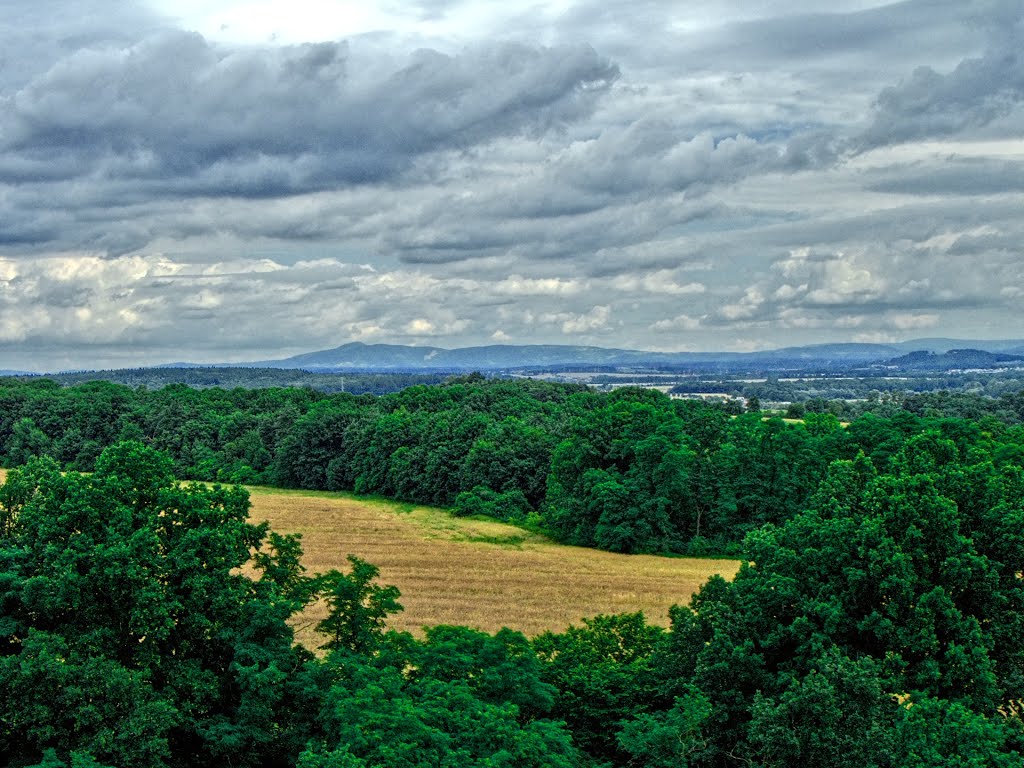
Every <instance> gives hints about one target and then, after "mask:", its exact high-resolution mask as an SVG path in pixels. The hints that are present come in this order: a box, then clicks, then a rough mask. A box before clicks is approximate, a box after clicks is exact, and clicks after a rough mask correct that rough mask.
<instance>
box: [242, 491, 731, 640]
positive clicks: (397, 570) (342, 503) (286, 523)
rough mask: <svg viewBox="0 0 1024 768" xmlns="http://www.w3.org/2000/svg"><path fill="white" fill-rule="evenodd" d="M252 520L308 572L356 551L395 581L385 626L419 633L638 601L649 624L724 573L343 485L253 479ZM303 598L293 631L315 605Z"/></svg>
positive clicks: (727, 568)
mask: <svg viewBox="0 0 1024 768" xmlns="http://www.w3.org/2000/svg"><path fill="white" fill-rule="evenodd" d="M250 493H251V494H252V502H253V509H252V519H253V520H254V521H263V520H267V521H269V522H270V525H271V527H272V528H273V529H274V530H276V531H278V532H280V533H301V534H302V547H303V550H304V552H305V556H304V558H303V562H304V564H305V566H306V568H307V569H308V570H309V571H310V572H322V571H325V570H328V569H330V568H338V569H343V570H344V569H347V567H348V562H347V560H346V556H347V555H349V554H353V555H356V556H357V557H360V558H362V559H364V560H366V561H368V562H370V563H373V564H374V565H376V566H377V567H378V568H379V569H380V581H381V582H382V583H385V584H394V585H395V586H397V587H398V588H399V589H400V590H401V592H402V596H401V598H400V602H401V603H402V605H403V606H404V607H405V610H404V611H403V612H401V613H399V614H397V615H395V616H394V617H392V620H391V622H390V625H391V626H392V627H393V628H395V629H403V630H408V631H412V632H414V633H417V634H418V633H419V632H420V631H421V629H422V628H423V627H424V626H433V625H436V624H460V625H465V626H470V627H475V628H477V629H482V630H485V631H487V632H494V631H497V630H498V629H500V628H502V627H509V628H511V629H516V630H519V631H521V632H524V633H525V634H527V635H531V636H532V635H536V634H538V633H540V632H543V631H545V630H553V631H561V630H564V629H565V628H566V627H568V626H569V625H570V624H579V623H580V622H581V620H582V619H583V618H585V617H590V616H596V615H598V614H602V613H624V612H633V611H643V612H644V614H645V615H646V616H647V618H648V619H649V620H650V621H651V622H652V623H656V624H660V625H663V626H665V625H667V624H668V609H669V608H670V607H671V606H672V605H673V604H677V603H678V604H685V603H687V602H689V599H690V596H691V595H692V594H693V593H694V592H695V591H696V590H697V589H698V588H699V587H700V586H701V585H702V584H703V583H704V582H705V581H707V579H708V578H709V577H710V576H712V575H713V574H716V573H718V574H721V575H722V576H724V577H726V578H732V577H733V576H734V575H735V573H736V570H737V569H738V567H739V563H738V562H736V561H732V560H711V559H697V558H667V557H657V556H653V555H620V554H614V553H611V552H601V551H598V550H594V549H588V548H585V547H569V546H564V545H560V544H556V543H554V542H552V541H551V540H550V539H548V538H546V537H544V536H541V535H538V534H534V533H529V532H527V531H523V530H522V529H519V528H516V527H514V526H510V525H505V524H503V523H499V522H494V521H485V520H467V519H464V518H456V517H453V516H451V515H450V514H449V513H447V512H445V511H443V510H438V509H432V508H428V507H415V506H411V505H401V504H394V503H390V502H385V501H379V500H367V499H362V498H356V497H352V496H349V495H345V494H327V493H315V494H313V493H303V492H296V491H281V490H278V489H272V488H252V489H250ZM324 610H325V609H324V607H323V606H322V605H321V606H313V607H311V608H310V609H308V610H307V611H306V613H305V614H304V616H303V617H302V619H301V621H300V622H299V626H300V639H303V640H307V641H310V642H312V641H313V639H314V638H313V637H312V636H311V635H310V634H308V632H309V629H308V628H309V627H311V626H312V625H313V624H315V622H316V621H319V620H320V619H321V618H323V616H324V615H325V613H324Z"/></svg>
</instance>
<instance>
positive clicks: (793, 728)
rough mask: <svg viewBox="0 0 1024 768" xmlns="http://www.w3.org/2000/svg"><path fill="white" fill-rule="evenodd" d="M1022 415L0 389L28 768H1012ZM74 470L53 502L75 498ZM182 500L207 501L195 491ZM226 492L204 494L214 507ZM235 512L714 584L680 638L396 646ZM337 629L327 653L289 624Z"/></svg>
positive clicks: (970, 403) (473, 380)
mask: <svg viewBox="0 0 1024 768" xmlns="http://www.w3.org/2000/svg"><path fill="white" fill-rule="evenodd" d="M1022 422H1024V393H1014V394H1007V395H1004V396H1002V397H1001V398H999V399H988V398H982V397H976V396H967V395H955V396H946V395H942V394H931V395H922V396H910V397H907V398H905V399H904V400H903V402H901V403H899V404H898V407H897V404H896V403H894V402H892V401H891V400H890V401H887V402H884V403H879V412H878V413H874V412H871V411H870V410H867V411H865V412H864V413H862V414H861V415H858V416H857V417H855V418H853V419H852V420H850V421H848V422H846V421H844V422H840V421H839V419H838V418H837V417H836V415H835V414H834V413H832V412H829V411H828V410H827V409H823V410H821V411H807V412H806V413H805V414H804V416H803V418H802V419H801V420H799V421H793V420H783V419H781V418H778V417H777V416H772V415H768V414H764V413H762V412H760V411H758V410H756V409H751V410H749V411H748V410H747V409H744V408H739V407H737V405H736V404H735V403H732V404H725V405H715V404H705V403H701V402H698V401H688V400H671V399H669V398H668V397H666V396H664V395H661V394H660V393H658V392H654V391H651V390H640V389H622V390H616V391H614V392H611V393H598V392H594V391H591V390H588V389H586V388H583V387H580V386H567V385H557V384H549V383H541V382H535V381H489V380H484V379H483V378H482V377H479V376H468V377H462V378H458V379H452V380H449V381H448V382H446V383H445V384H443V385H440V386H414V387H410V388H408V389H405V390H403V391H401V392H398V393H394V394H389V395H384V396H380V397H373V396H369V395H362V396H357V395H352V394H344V393H335V394H327V393H320V392H315V391H313V390H310V389H263V390H241V389H235V390H222V389H216V388H215V389H204V390H194V389H190V388H188V387H185V386H181V385H175V386H169V387H165V388H163V389H159V390H154V391H150V390H145V389H141V388H139V389H130V388H127V387H124V386H120V385H115V384H109V383H105V382H91V383H86V384H81V385H77V386H73V387H61V386H59V385H58V384H56V383H54V382H50V381H47V380H32V381H29V382H22V381H16V380H4V381H2V382H0V447H2V449H3V454H2V463H3V464H4V465H5V466H8V467H18V469H16V470H14V471H12V472H11V473H10V476H9V478H8V481H7V483H6V484H5V485H4V486H2V488H0V686H2V689H3V690H4V691H6V692H8V695H7V696H5V697H4V700H3V701H2V702H0V754H2V755H4V756H5V757H6V763H7V764H10V765H17V766H29V765H32V766H35V765H39V766H52V767H53V768H56V767H57V766H62V765H65V766H80V767H81V768H85V767H86V766H127V765H133V766H134V765H141V766H205V765H211V766H212V765H224V764H231V765H236V766H304V767H305V768H311V767H313V766H316V767H320V766H323V767H325V768H326V767H327V766H331V767H336V766H346V767H354V766H452V767H454V766H532V765H537V766H562V765H564V766H584V767H596V766H687V765H691V766H708V767H709V768H710V767H711V766H715V767H718V766H721V767H722V768H725V766H754V765H757V766H789V765H816V766H840V765H858V766H920V767H922V768H923V767H924V766H951V767H952V766H1022V765H1024V758H1022V757H1021V754H1022V753H1024V729H1022V721H1021V712H1022V708H1024V626H1022V624H1024V575H1022V574H1024V426H1022ZM65 469H67V470H79V471H81V472H84V473H87V474H80V473H79V472H68V473H64V472H62V470H65ZM189 480H205V481H218V482H216V483H215V484H213V485H208V484H198V483H190V482H187V481H189ZM221 483H223V484H221ZM235 483H262V484H276V485H283V486H291V487H300V488H311V489H336V490H352V491H355V492H357V493H361V494H379V495H384V496H390V497H393V498H398V499H404V500H409V501H416V502H419V503H427V504H436V505H441V506H446V507H451V508H452V510H453V511H454V512H455V514H463V515H487V516H492V517H497V518H501V519H504V520H508V521H512V522H516V523H519V524H521V525H524V526H529V527H536V528H538V529H541V530H544V531H547V532H549V533H550V534H551V535H552V536H554V537H555V538H557V539H559V540H561V541H564V542H567V543H573V544H580V545H584V546H593V547H599V548H603V549H609V550H614V551H620V552H659V553H675V554H686V553H714V554H722V553H731V554H734V555H738V556H741V557H742V559H743V560H744V561H745V565H743V566H742V567H741V569H740V572H739V574H738V575H737V576H736V578H735V579H734V580H732V581H725V580H723V579H720V578H714V579H712V580H710V581H709V582H708V583H707V584H706V585H705V586H704V587H703V588H702V589H701V590H700V592H699V593H698V594H697V595H695V596H694V598H693V599H692V601H691V602H690V604H689V605H687V606H678V607H676V608H675V609H673V611H672V616H671V618H672V623H671V626H670V627H669V628H668V629H662V628H660V627H654V626H651V625H649V624H647V623H646V621H645V620H644V617H643V616H642V615H638V614H634V615H629V614H627V615H619V616H597V617H593V618H591V619H589V620H587V621H585V622H584V623H583V624H582V625H581V626H578V627H572V628H570V629H568V630H566V631H564V632H561V633H545V634H542V635H539V636H536V637H532V638H527V637H524V636H523V635H521V634H518V633H515V632H512V631H509V630H503V631H502V632H499V633H497V634H494V635H488V634H485V633H481V632H478V631H475V630H472V629H468V628H465V627H448V626H439V627H431V628H428V629H427V630H426V631H425V633H424V636H423V637H422V638H414V637H412V636H410V635H407V634H403V633H398V632H393V631H389V630H388V629H387V628H386V618H387V616H388V615H389V614H392V613H394V612H395V611H398V610H400V604H401V595H400V594H398V593H397V590H395V589H394V588H393V587H389V586H388V585H384V584H380V583H379V582H378V581H377V578H376V576H377V572H376V569H375V568H374V566H373V565H372V564H370V563H365V562H363V561H360V560H358V559H356V558H351V559H350V563H349V566H350V567H349V568H348V569H347V571H345V572H339V571H331V572H328V573H325V574H307V573H305V572H304V570H303V569H302V566H301V560H300V558H301V541H300V540H299V539H298V538H295V537H287V536H280V535H278V534H275V533H274V532H273V531H270V530H268V529H267V528H266V526H261V525H254V524H252V523H251V522H249V521H248V520H247V511H248V498H247V495H246V491H245V490H244V489H242V488H240V487H238V486H236V485H234V484H235ZM313 600H324V601H326V602H327V605H328V606H329V607H330V611H329V614H328V618H327V619H326V620H324V621H323V622H322V623H321V625H320V626H319V627H318V630H319V632H320V635H321V637H322V639H323V642H322V644H321V646H320V647H319V648H309V649H307V648H305V647H303V646H301V645H297V644H296V643H295V642H294V637H293V635H292V630H291V628H290V625H289V624H288V623H287V620H288V618H289V617H290V616H293V615H294V614H295V613H296V612H297V611H299V610H301V608H302V607H303V606H305V605H306V604H308V603H309V602H310V601H313Z"/></svg>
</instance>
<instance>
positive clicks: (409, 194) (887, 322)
mask: <svg viewBox="0 0 1024 768" xmlns="http://www.w3.org/2000/svg"><path fill="white" fill-rule="evenodd" d="M96 8H97V6H96V5H95V3H93V2H91V0H90V2H83V3H72V2H66V1H65V0H61V5H60V6H59V7H58V8H57V12H56V13H50V12H49V11H45V12H44V10H43V9H41V8H40V7H38V6H37V5H29V4H28V3H23V2H16V1H15V0H0V11H2V13H0V33H2V34H3V35H4V39H5V42H6V45H5V46H4V47H3V48H2V50H0V61H2V63H3V66H0V287H2V288H3V290H2V291H0V356H2V357H3V359H4V367H7V366H15V365H19V364H20V365H22V366H24V367H40V366H42V367H60V366H64V365H77V366H80V365H86V364H90V362H91V361H115V360H130V361H132V362H134V363H138V362H159V361H164V360H169V359H182V358H192V359H200V360H219V359H221V360H222V359H236V360H237V359H257V358H266V357H271V356H275V355H277V354H288V353H291V352H298V351H303V350H307V349H310V348H315V347H319V346H335V345H337V344H339V343H342V342H344V341H348V340H353V339H359V340H366V341H386V342H398V343H426V342H429V343H432V344H440V345H442V346H458V345H462V344H470V343H491V342H519V343H532V342H552V343H556V342H566V343H577V342H583V343H600V344H607V345H614V346H639V347H655V348H660V349H707V348H716V347H717V348H721V347H729V348H735V349H740V348H753V347H763V346H781V345H784V344H790V343H804V342H815V341H826V340H849V339H851V338H859V339H865V340H882V339H894V338H906V337H908V336H913V335H920V334H922V333H926V334H927V335H941V334H946V335H963V334H965V333H968V332H976V333H978V334H981V335H989V336H998V335H1007V334H1009V335H1024V333H1015V332H1013V331H1012V329H1014V328H1020V329H1021V331H1024V311H1022V310H1021V309H1020V308H1018V305H1020V304H1022V302H1021V301H1020V298H1021V297H1022V296H1024V271H1022V269H1021V268H1020V266H1019V261H1020V259H1019V243H1020V242H1021V238H1022V237H1024V218H1022V217H1021V213H1020V212H1021V210H1024V190H1022V189H1021V183H1020V178H1021V177H1022V175H1024V174H1022V173H1021V171H1022V170H1024V149H1022V146H1021V139H1022V137H1024V127H1022V123H1021V114H1022V112H1021V96H1022V91H1024V84H1022V81H1021V72H1022V71H1024V67H1022V66H1021V64H1022V62H1021V61H1020V55H1019V53H1017V51H1019V50H1020V49H1021V42H1022V40H1021V38H1022V34H1021V22H1020V18H1021V9H1020V6H1019V2H1018V0H1012V1H1011V0H1006V1H1004V0H992V1H991V2H967V3H962V4H957V5H955V6H951V5H950V4H948V3H945V2H939V0H909V1H908V2H902V3H892V4H887V5H876V6H872V7H865V4H863V3H860V2H857V1H856V0H837V2H835V3H832V4H830V6H829V9H828V12H822V11H821V7H820V4H816V3H812V2H810V0H794V1H793V2H785V3H766V2H762V1H761V0H726V2H723V3H720V4H716V5H715V6H714V8H710V7H709V8H699V7H686V6H680V5H679V4H677V3H670V2H667V0H664V1H663V0H645V2H644V3H642V4H641V5H637V4H635V3H632V4H626V3H623V2H619V1H618V0H616V1H614V2H611V3H597V2H595V1H594V0H578V1H577V2H574V3H571V4H569V5H568V6H567V7H566V8H565V9H564V11H562V12H556V11H555V10H554V9H553V8H548V9H533V10H531V12H530V13H520V12H518V11H516V10H515V9H512V10H508V9H505V10H502V11H501V12H500V13H501V14H502V15H500V16H499V15H497V14H498V13H499V12H498V11H497V10H491V11H487V13H484V14H481V13H480V12H479V8H480V6H479V5H474V4H468V3H461V2H448V1H447V0H439V1H438V2H434V1H433V0H427V1H426V2H419V3H417V4H414V5H407V6H402V12H403V14H404V17H405V18H407V19H409V18H411V19H414V20H416V19H418V20H421V21H423V22H424V27H425V28H426V27H431V25H437V29H441V30H442V31H441V32H438V33H437V34H435V35H434V36H433V37H431V38H429V39H428V38H422V39H417V38H416V37H415V34H416V33H414V32H409V31H405V32H401V33H399V32H389V31H387V30H378V31H375V32H374V33H373V34H370V35H362V36H361V35H354V36H352V37H350V38H349V39H348V40H346V41H329V42H315V43H309V44H304V45H292V46H276V45H266V44H256V43H253V44H250V45H245V46H243V45H227V44H224V43H219V42H216V41H214V40H212V39H207V38H204V37H201V36H199V35H198V34H196V33H191V32H187V31H184V30H182V29H176V28H175V26H174V24H172V23H171V22H169V21H168V20H166V19H161V18H160V17H159V16H157V15H155V14H154V13H152V12H148V11H146V10H145V8H144V7H141V6H137V5H134V4H131V3H125V4H124V10H125V13H124V14H122V15H118V16H116V18H115V17H114V16H113V15H111V14H109V13H105V14H97V13H96ZM467 9H473V10H474V14H473V16H472V22H473V23H472V25H471V26H467V27H466V29H467V30H470V31H467V32H465V33H464V34H463V35H462V36H460V35H459V34H458V33H457V30H458V24H459V23H460V20H461V19H464V18H465V17H466V12H467ZM492 13H493V14H495V15H493V16H491V15H490V14H492ZM95 19H112V20H111V21H102V20H99V21H97V20H95ZM925 140H926V141H925ZM253 307H258V308H259V310H258V311H254V309H253ZM993 328H994V329H996V330H995V331H994V332H993V331H991V329H993ZM986 329H989V332H987V333H986ZM8 361H9V362H8ZM18 361H22V362H20V363H19V362H18ZM44 362H45V365H44Z"/></svg>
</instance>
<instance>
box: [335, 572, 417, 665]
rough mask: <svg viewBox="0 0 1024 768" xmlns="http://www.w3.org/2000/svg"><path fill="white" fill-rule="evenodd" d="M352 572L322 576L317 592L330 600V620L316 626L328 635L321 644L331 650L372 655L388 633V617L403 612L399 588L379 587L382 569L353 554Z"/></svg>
mask: <svg viewBox="0 0 1024 768" xmlns="http://www.w3.org/2000/svg"><path fill="white" fill-rule="evenodd" d="M348 561H349V563H350V564H351V566H352V570H351V571H350V572H349V573H347V574H345V573H341V572H340V571H335V570H330V571H328V572H327V573H325V574H323V575H321V576H320V577H318V579H317V581H316V591H317V593H318V594H319V595H321V596H322V597H323V598H324V599H325V600H326V601H327V607H328V615H327V618H326V619H324V620H323V621H321V622H319V623H318V624H317V625H316V629H317V631H318V632H321V633H323V634H325V635H327V638H328V639H327V642H325V643H324V644H323V645H321V646H320V647H321V648H324V649H325V650H328V651H336V650H348V651H352V652H355V653H368V652H369V651H371V650H372V649H373V648H375V647H376V645H377V643H378V641H379V640H380V638H381V636H382V635H383V633H384V625H385V622H386V620H387V617H388V616H389V615H390V614H392V613H395V612H396V611H400V610H402V606H401V604H400V603H399V602H398V598H399V596H400V594H401V593H400V592H399V591H398V588H397V587H393V586H383V585H381V584H375V583H373V582H374V579H376V578H377V576H378V574H379V573H380V571H379V569H378V568H377V567H376V566H374V565H371V564H370V563H367V562H366V561H365V560H361V559H359V558H358V557H356V556H355V555H349V556H348Z"/></svg>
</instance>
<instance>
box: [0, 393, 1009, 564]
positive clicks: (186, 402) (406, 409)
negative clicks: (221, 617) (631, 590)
mask: <svg viewBox="0 0 1024 768" xmlns="http://www.w3.org/2000/svg"><path fill="white" fill-rule="evenodd" d="M828 406H829V403H828V402H827V401H821V402H811V403H808V404H806V405H801V406H800V413H799V414H792V415H800V416H803V419H802V421H800V422H799V423H786V422H784V421H783V420H781V419H779V418H769V417H767V416H765V415H764V414H762V413H760V412H759V411H754V412H748V413H744V412H743V409H742V408H740V407H739V406H738V404H737V403H735V402H733V403H727V404H705V403H702V402H699V401H690V400H671V399H669V398H668V397H666V396H664V395H662V394H660V393H658V392H656V391H652V390H640V389H621V390H616V391H614V392H611V393H599V392H594V391H591V390H588V389H586V388H584V387H581V386H571V385H560V384H550V383H544V382H537V381H529V380H519V381H511V380H485V379H483V378H482V377H480V376H478V375H475V376H468V377H463V378H459V379H452V380H450V381H448V382H447V383H446V384H444V385H442V386H413V387H409V388H406V389H404V390H402V391H400V392H397V393H392V394H389V395H384V396H380V397H373V396H369V395H362V396H357V395H353V394H350V393H334V394H328V393H323V392H318V391H314V390H311V389H295V388H267V389H257V390H252V389H231V390H224V389H220V388H208V389H201V390H200V389H192V388H189V387H186V386H184V385H171V386H167V387H164V388H162V389H158V390H148V389H145V388H142V387H140V388H136V389H130V388H128V387H125V386H120V385H116V384H111V383H107V382H89V383H84V384H79V385H76V386H71V387H61V386H59V385H58V384H56V383H54V382H52V381H50V380H47V379H37V380H30V381H27V382H25V381H18V380H15V379H6V380H3V379H0V461H2V462H3V463H4V464H6V465H7V466H17V465H19V464H21V463H23V462H24V461H25V460H27V459H28V457H30V456H34V455H37V456H50V457H52V458H53V459H54V460H56V461H57V462H58V463H59V464H60V465H61V466H63V467H66V468H70V469H75V470H81V471H92V470H93V469H94V467H95V462H96V459H97V457H98V456H99V454H100V452H101V451H102V450H103V449H104V448H105V447H107V446H109V445H112V444H114V443H116V442H118V441H121V440H139V441H141V442H143V443H144V444H146V445H148V446H150V447H153V448H155V449H158V450H160V451H163V452H165V453H166V454H167V455H168V456H170V457H171V459H172V461H173V467H174V473H175V476H176V477H178V478H181V479H195V480H208V481H222V482H230V483H250V484H268V485H280V486H289V487H297V488H308V489H328V490H348V491H355V492H357V493H361V494H380V495H384V496H388V497H392V498H396V499H400V500H404V501H411V502H418V503H426V504H434V505H440V506H445V507H451V508H453V509H454V511H455V512H456V514H464V515H471V514H472V515H488V516H492V517H496V518H499V519H503V520H507V521H510V522H515V523H519V524H529V525H533V526H536V527H541V528H543V529H545V530H547V531H548V532H550V533H551V534H552V535H553V536H555V537H556V538H558V539H559V540H561V541H564V542H567V543H573V544H581V545H585V546H594V547H599V548H602V549H609V550H613V551H620V552H676V553H729V552H733V553H735V552H738V551H739V545H740V542H742V541H743V537H744V536H745V535H746V534H747V533H748V532H750V531H753V530H757V529H759V528H760V527H761V526H763V525H764V524H766V523H775V524H779V523H783V522H785V521H787V520H789V519H790V518H792V517H793V516H794V515H795V514H796V513H798V512H799V511H801V510H802V509H803V508H804V506H805V505H806V503H807V502H808V500H809V499H810V497H811V495H812V494H813V492H814V491H815V489H816V488H817V486H818V484H819V483H820V481H821V479H822V478H823V477H824V475H825V473H826V471H827V468H828V467H829V465H830V464H831V463H832V462H833V461H838V460H845V461H851V460H854V459H856V458H857V457H858V456H859V455H861V454H863V455H864V456H865V457H866V458H868V459H869V460H870V461H871V463H872V466H873V467H875V468H876V470H878V471H880V472H888V471H891V470H892V469H893V466H894V464H893V462H894V461H896V460H897V459H898V457H899V456H900V455H901V451H903V450H904V449H905V448H906V446H907V445H908V444H909V442H910V441H911V440H915V439H922V438H921V436H923V435H928V436H930V437H931V438H933V439H936V440H942V441H944V443H943V444H946V443H948V444H950V445H952V446H953V449H954V453H953V454H952V455H953V456H955V458H956V460H957V462H960V463H964V464H966V465H968V466H972V467H973V466H980V465H985V464H991V465H992V466H993V468H994V469H995V470H996V471H1002V470H1003V469H1004V468H1006V467H1013V466H1019V465H1020V463H1021V455H1022V451H1024V427H1022V426H1021V422H1022V421H1024V394H1022V393H1019V392H1018V393H1015V394H1012V395H1004V396H1003V397H1001V398H999V399H989V398H983V397H978V396H973V395H965V394H948V393H933V394H922V395H915V396H909V397H903V398H901V399H900V400H898V401H897V400H895V399H893V398H885V399H880V400H876V401H874V407H875V412H872V411H867V412H866V413H863V414H862V415H860V416H858V417H856V418H854V419H853V420H852V421H850V422H849V423H848V424H846V423H841V422H840V421H839V419H838V418H837V417H836V415H835V414H834V413H833V411H832V410H830V408H829V407H828Z"/></svg>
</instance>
